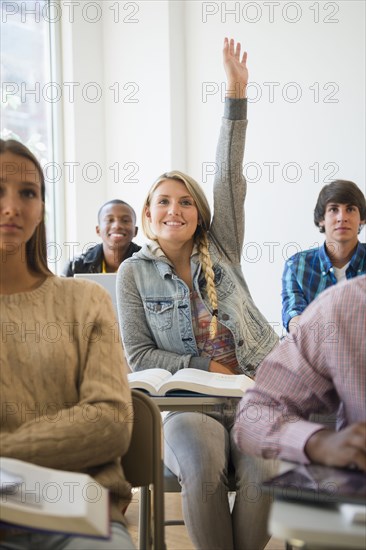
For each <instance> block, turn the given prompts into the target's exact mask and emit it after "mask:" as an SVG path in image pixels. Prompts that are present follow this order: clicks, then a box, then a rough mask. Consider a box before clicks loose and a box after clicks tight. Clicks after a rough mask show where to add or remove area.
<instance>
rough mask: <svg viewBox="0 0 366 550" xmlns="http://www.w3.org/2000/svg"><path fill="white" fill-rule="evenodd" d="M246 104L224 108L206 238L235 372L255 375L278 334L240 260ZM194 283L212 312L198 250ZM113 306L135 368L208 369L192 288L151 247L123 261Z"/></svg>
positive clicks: (234, 101) (228, 103) (228, 102)
mask: <svg viewBox="0 0 366 550" xmlns="http://www.w3.org/2000/svg"><path fill="white" fill-rule="evenodd" d="M246 104H247V102H246V100H240V99H229V100H226V103H225V116H224V118H223V119H222V126H221V131H220V137H219V143H218V147H217V152H216V168H217V173H216V177H215V181H214V216H213V219H212V223H211V226H210V231H209V234H208V238H209V251H210V255H211V260H212V263H213V270H214V273H215V286H216V291H217V296H218V312H219V313H218V321H219V322H220V323H222V324H223V325H225V326H226V327H227V328H228V329H229V330H230V331H231V333H232V334H233V337H234V341H235V351H236V356H237V360H238V365H239V369H240V370H241V372H242V373H244V374H246V375H248V376H250V377H253V376H254V374H255V370H256V368H257V366H258V365H259V363H260V362H261V361H262V359H263V358H264V357H265V356H266V355H267V354H268V353H269V352H270V350H271V349H272V348H273V347H274V345H275V344H276V343H277V340H278V338H277V335H276V334H275V332H274V331H273V329H272V327H271V326H270V325H269V324H268V322H267V321H266V319H265V318H264V316H263V315H262V314H261V313H260V311H259V310H258V309H257V307H256V306H255V304H254V302H253V300H252V297H251V295H250V292H249V290H248V287H247V284H246V282H245V279H244V275H243V272H242V269H241V265H240V261H241V254H242V248H243V243H244V208H243V205H244V199H245V194H246V181H245V179H244V177H243V166H242V164H243V156H244V142H245V132H246V127H247V120H246ZM191 270H192V274H193V286H194V289H195V290H196V291H197V292H198V295H199V296H200V298H201V299H202V301H203V303H204V304H205V306H206V308H207V310H208V311H210V312H211V310H212V307H211V304H210V301H209V299H208V296H207V293H206V281H205V277H204V274H203V272H202V269H201V265H200V263H199V258H198V253H197V252H196V250H195V248H194V249H193V252H192V256H191ZM117 303H118V311H119V320H120V327H121V333H122V340H123V344H124V348H125V353H126V358H127V361H128V363H129V365H130V367H131V369H132V370H143V369H147V368H153V367H159V368H163V369H166V370H169V371H170V372H172V373H174V372H176V371H177V370H179V369H181V368H186V367H191V368H198V369H203V370H208V368H209V364H210V361H211V358H210V357H200V356H199V354H198V349H197V345H196V340H195V336H194V332H193V326H192V318H191V309H190V291H189V288H188V286H187V285H186V284H185V283H184V282H183V281H182V280H181V279H180V278H179V277H178V276H177V275H176V274H175V273H174V269H173V266H172V265H171V264H170V263H169V260H168V259H167V258H166V257H165V256H164V254H163V252H162V250H161V249H160V248H159V246H158V244H157V243H155V242H152V241H150V242H148V243H146V244H145V245H144V246H143V247H142V249H141V250H140V251H139V252H137V253H136V254H134V256H133V257H132V258H129V259H127V260H126V261H124V262H123V263H122V264H121V266H120V267H119V270H118V274H117Z"/></svg>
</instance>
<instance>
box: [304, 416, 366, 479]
mask: <svg viewBox="0 0 366 550" xmlns="http://www.w3.org/2000/svg"><path fill="white" fill-rule="evenodd" d="M305 452H306V454H307V456H308V457H309V459H310V460H311V461H312V462H317V463H318V464H325V465H327V466H339V467H344V468H359V469H360V470H363V471H366V422H357V423H355V424H351V425H350V426H348V427H347V428H344V429H343V430H340V431H339V432H334V431H331V430H320V431H318V432H315V433H314V434H313V435H312V436H311V437H310V438H309V439H308V441H307V442H306V445H305Z"/></svg>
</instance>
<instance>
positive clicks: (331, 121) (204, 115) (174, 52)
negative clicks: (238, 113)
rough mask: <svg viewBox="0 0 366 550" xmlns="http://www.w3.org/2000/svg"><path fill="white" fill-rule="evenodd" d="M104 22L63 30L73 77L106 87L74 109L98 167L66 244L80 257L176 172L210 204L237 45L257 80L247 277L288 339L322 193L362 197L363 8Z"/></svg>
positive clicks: (131, 5)
mask: <svg viewBox="0 0 366 550" xmlns="http://www.w3.org/2000/svg"><path fill="white" fill-rule="evenodd" d="M93 4H95V3H93ZM117 8H118V12H117ZM230 10H231V11H230ZM75 12H76V8H75ZM100 14H101V17H100V19H99V20H98V22H95V23H91V22H90V21H88V18H89V19H92V17H93V11H92V8H90V12H89V14H88V12H86V15H87V17H85V13H84V17H79V18H78V19H77V20H76V19H75V21H74V22H73V23H70V22H67V21H64V25H63V28H64V34H65V39H66V37H67V36H69V38H68V39H67V40H68V41H67V42H65V56H64V70H65V71H69V74H73V78H74V80H78V81H80V80H81V78H83V79H86V80H85V81H87V80H88V79H89V81H93V80H94V81H95V80H97V81H98V82H99V83H100V86H101V88H102V89H103V97H102V99H101V100H100V101H99V102H97V103H94V104H87V102H86V101H85V100H84V101H83V102H80V104H74V105H72V106H71V107H72V109H71V111H70V105H69V106H67V105H66V111H67V112H68V113H69V114H68V119H67V127H66V139H65V143H71V144H72V148H71V151H72V152H71V153H70V154H71V155H74V157H73V158H74V159H77V160H79V161H80V162H81V163H86V162H90V161H96V162H98V163H100V166H101V167H102V169H103V177H102V178H101V180H100V181H99V182H98V183H95V184H90V183H89V184H87V183H85V182H84V183H83V181H82V179H81V180H80V181H78V184H77V186H76V188H75V186H74V187H72V186H71V185H70V184H69V185H68V187H67V194H68V197H67V198H70V201H71V202H70V204H71V205H72V206H71V208H69V210H68V211H67V224H66V227H67V229H68V232H67V235H66V239H67V240H71V241H78V242H80V243H81V244H80V248H81V247H82V245H83V244H85V243H87V242H89V241H90V240H93V239H94V226H95V221H96V220H95V218H96V211H97V209H98V207H99V205H100V204H101V203H102V202H103V201H105V200H108V199H110V198H115V197H119V198H122V199H124V200H127V201H128V202H130V203H131V205H132V206H133V207H134V208H135V209H136V210H137V211H138V212H140V209H141V205H142V201H143V199H144V197H145V194H146V192H147V189H148V187H149V186H150V185H151V183H152V181H153V180H154V179H155V178H156V177H157V176H158V175H160V174H161V173H162V172H163V171H166V170H168V169H171V168H178V169H181V170H184V171H186V172H188V173H190V174H191V175H192V176H193V177H195V178H196V179H197V180H198V181H200V182H202V183H203V185H204V188H205V190H206V191H207V194H208V195H209V196H210V194H211V188H212V182H213V177H212V175H207V163H212V162H214V154H215V147H216V139H217V134H218V128H219V124H220V117H221V116H222V111H223V104H222V94H221V89H222V85H223V83H224V79H225V76H224V71H223V68H222V62H221V48H222V43H223V38H224V36H230V37H234V38H235V39H237V40H240V41H241V42H242V43H243V45H244V47H245V48H246V49H247V51H248V55H249V57H248V65H249V70H250V81H251V83H252V84H251V86H250V88H249V98H250V99H249V101H250V105H249V119H250V124H249V129H248V137H247V148H246V160H245V162H246V166H245V173H246V175H247V179H248V195H247V201H246V215H247V218H246V246H245V248H244V251H243V262H242V263H243V270H244V272H245V275H246V278H247V281H248V284H249V287H250V289H251V291H252V294H253V297H254V299H255V301H256V302H257V304H258V305H259V307H260V308H261V309H262V311H263V313H264V314H265V315H266V316H267V318H268V320H269V321H271V322H272V323H273V324H274V326H275V327H277V330H278V332H281V328H280V323H281V315H280V312H281V298H280V292H281V273H282V268H283V263H284V260H285V259H286V258H287V257H288V256H289V255H291V254H292V253H295V252H296V251H297V250H300V248H302V249H303V248H309V247H311V246H313V245H314V244H315V243H320V242H322V240H323V238H322V237H321V235H320V234H319V233H318V232H317V230H316V229H315V227H314V225H313V222H312V215H313V208H314V204H315V201H316V198H317V195H318V193H319V190H320V189H321V187H322V186H323V185H324V184H325V183H326V182H327V181H328V180H329V181H331V180H332V179H335V178H344V179H351V180H353V181H355V182H356V183H357V184H358V185H359V186H360V187H361V188H362V189H363V190H364V191H365V162H364V152H365V103H364V98H365V23H364V21H365V4H364V2H359V1H357V0H355V1H352V0H342V1H338V2H323V1H322V2H307V1H298V2H266V1H257V2H200V1H186V2H178V1H174V2H166V1H151V0H150V1H146V2H122V1H120V2H119V3H118V5H117V3H116V2H112V1H103V2H101V3H100ZM70 35H71V37H72V41H71V40H70ZM64 80H65V75H64ZM117 88H119V90H118V91H119V94H118V97H117V95H116V94H117ZM271 93H273V96H271ZM67 107H69V109H68V110H67ZM72 111H73V112H72ZM117 167H118V168H119V174H117ZM117 176H119V178H118V177H117ZM86 197H88V200H86ZM361 238H363V239H364V233H363V234H362V235H361ZM139 240H140V242H142V240H143V236H142V234H141V235H140V237H139ZM291 243H292V244H291Z"/></svg>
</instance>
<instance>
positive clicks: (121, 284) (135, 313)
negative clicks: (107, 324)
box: [116, 259, 210, 374]
mask: <svg viewBox="0 0 366 550" xmlns="http://www.w3.org/2000/svg"><path fill="white" fill-rule="evenodd" d="M139 261H140V260H136V259H135V260H134V261H133V262H129V260H126V261H124V262H122V264H121V265H120V267H119V269H118V273H117V288H116V291H117V309H118V318H119V325H120V331H121V335H122V342H123V347H124V350H125V356H126V360H127V362H128V364H129V366H130V368H131V370H133V371H138V370H144V369H151V368H160V369H165V370H168V371H169V372H171V373H172V374H174V373H175V372H177V371H178V370H180V369H184V368H188V367H190V368H196V369H202V370H208V367H209V364H210V358H206V357H192V356H191V355H182V354H179V353H174V352H171V351H165V350H163V349H159V348H158V347H157V345H156V342H155V340H154V335H153V334H152V332H151V330H150V327H149V325H148V323H147V320H146V314H145V309H144V305H143V302H142V299H141V295H140V292H139V290H138V288H137V285H136V281H135V276H134V269H138V262H139ZM141 261H143V260H141Z"/></svg>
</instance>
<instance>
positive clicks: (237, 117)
mask: <svg viewBox="0 0 366 550" xmlns="http://www.w3.org/2000/svg"><path fill="white" fill-rule="evenodd" d="M240 50H241V46H240V44H239V43H238V44H237V45H236V47H235V45H234V40H230V42H229V41H228V39H227V38H225V42H224V50H223V58H224V68H225V72H226V75H227V93H226V97H227V99H226V103H225V113H224V118H223V121H222V126H221V131H220V137H219V142H218V146H217V151H216V176H215V181H214V216H213V220H212V224H211V233H212V235H213V237H214V239H215V240H216V241H217V242H218V243H219V245H220V246H221V248H222V249H223V250H224V252H225V254H226V256H227V257H228V258H229V260H230V261H232V262H233V263H234V264H237V265H240V259H241V252H242V248H243V243H244V200H245V194H246V181H245V178H244V176H243V158H244V145H245V133H246V127H247V118H246V108H247V101H246V99H245V97H246V88H247V83H248V70H247V66H246V60H247V54H246V52H244V54H243V55H242V57H241V56H240Z"/></svg>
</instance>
